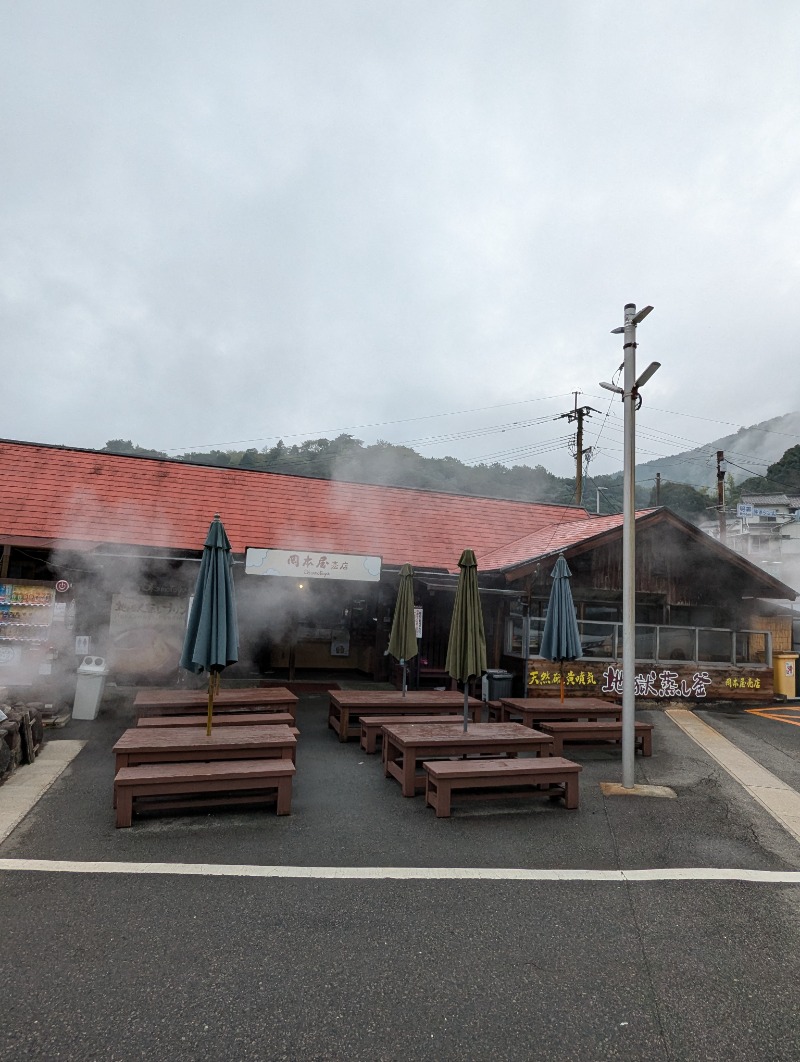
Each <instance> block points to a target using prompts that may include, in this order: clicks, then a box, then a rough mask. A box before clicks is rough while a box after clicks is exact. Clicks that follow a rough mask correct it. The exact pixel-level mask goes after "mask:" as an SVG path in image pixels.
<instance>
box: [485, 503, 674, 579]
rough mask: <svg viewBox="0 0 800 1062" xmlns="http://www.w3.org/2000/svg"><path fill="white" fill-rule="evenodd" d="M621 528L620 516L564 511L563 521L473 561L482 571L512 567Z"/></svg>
mask: <svg viewBox="0 0 800 1062" xmlns="http://www.w3.org/2000/svg"><path fill="white" fill-rule="evenodd" d="M653 511H654V510H652V509H642V510H639V511H638V512H637V514H636V515H637V516H644V515H645V514H646V513H649V512H653ZM621 526H622V514H619V515H616V516H590V517H589V518H588V519H586V518H584V519H583V520H575V519H573V514H572V513H571V512H569V511H565V513H564V519H563V520H560V521H556V522H554V523H552V524H549V525H548V526H547V527H541V528H537V530H535V531H532V532H531V533H530V534H528V535H524V536H523V537H522V538H519V539H517V540H516V541H515V542H509V543H507V544H506V545H504V546H500V547H499V548H498V549H495V550H492V551H491V552H490V553H485V554H482V555H479V556H478V557H477V558H476V559H477V561H478V568H479V569H480V570H481V571H497V570H504V569H507V568H515V567H517V565H520V564H523V563H524V562H525V561H527V560H536V559H537V558H541V557H547V556H550V555H554V554H556V553H560V552H561V551H562V550H566V549H569V548H570V547H571V546H577V545H578V544H579V543H581V542H587V541H589V540H590V539H593V538H596V537H597V536H598V535H603V534H606V532H608V531H613V530H615V529H616V528H618V527H621Z"/></svg>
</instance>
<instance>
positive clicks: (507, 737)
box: [383, 723, 553, 797]
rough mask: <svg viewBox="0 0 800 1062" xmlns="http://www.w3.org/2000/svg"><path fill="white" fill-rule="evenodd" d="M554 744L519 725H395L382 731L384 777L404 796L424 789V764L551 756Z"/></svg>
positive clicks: (409, 795) (538, 733)
mask: <svg viewBox="0 0 800 1062" xmlns="http://www.w3.org/2000/svg"><path fill="white" fill-rule="evenodd" d="M552 748H553V741H552V739H551V737H550V736H549V735H548V734H542V733H540V732H539V731H537V730H531V728H530V727H527V726H522V725H521V724H520V723H470V725H469V726H468V728H467V730H466V732H465V731H464V727H463V724H462V723H396V724H394V725H392V726H386V727H384V728H383V773H384V774H385V775H386V777H387V778H388V777H389V776H391V777H392V778H396V779H397V781H398V782H399V783H400V785H401V787H402V792H403V796H407V797H412V796H414V793H415V792H416V791H417V790H418V789H420V790H421V789H424V788H425V775H424V774H418V773H417V764H418V763H420V762H422V761H424V760H432V759H435V758H437V757H439V758H441V757H447V756H479V755H490V756H503V755H505V756H515V755H516V754H517V753H519V752H532V753H533V754H534V755H536V756H539V755H541V753H542V752H544V753H545V754H546V755H547V754H549V753H550V752H551V750H552Z"/></svg>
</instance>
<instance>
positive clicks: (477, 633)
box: [445, 549, 486, 730]
mask: <svg viewBox="0 0 800 1062" xmlns="http://www.w3.org/2000/svg"><path fill="white" fill-rule="evenodd" d="M458 567H459V568H460V571H459V573H458V584H457V586H456V600H455V603H454V604H453V618H452V620H451V622H450V637H449V639H448V642H447V659H446V661H445V668H446V669H447V673H448V675H450V676H451V678H454V679H456V680H457V681H458V682H463V683H464V730H466V729H467V723H468V720H469V680H470V679H471V678H476V677H478V676H479V675H480V674H481V673H482V672H484V671H485V670H486V635H485V633H484V628H483V610H482V609H481V597H480V592H479V590H478V563H477V561H476V560H475V554H474V553H473V552H472V550H471V549H465V550H464V552H463V553H462V554H461V556H460V558H459V561H458Z"/></svg>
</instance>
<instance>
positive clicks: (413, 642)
mask: <svg viewBox="0 0 800 1062" xmlns="http://www.w3.org/2000/svg"><path fill="white" fill-rule="evenodd" d="M418 651H419V649H418V646H417V630H416V626H415V624H414V569H413V568H412V567H411V565H410V564H404V565H403V567H402V568H401V569H400V585H399V586H398V589H397V601H396V602H395V606H394V616H393V617H392V630H391V633H390V635H389V652H390V653H391V655H392V656H393V657H394V658H395V660H397V661H398V662H399V663H400V667H401V668H402V669H403V696H404V697H405V695H406V664H407V663H408V661H409V660H413V659H414V657H415V656H416V655H417V653H418Z"/></svg>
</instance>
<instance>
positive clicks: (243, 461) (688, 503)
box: [103, 435, 800, 522]
mask: <svg viewBox="0 0 800 1062" xmlns="http://www.w3.org/2000/svg"><path fill="white" fill-rule="evenodd" d="M103 451H104V452H107V453H119V454H134V455H137V456H139V457H161V458H166V457H167V456H168V455H167V454H165V453H162V452H161V451H158V450H148V449H147V448H145V447H143V446H137V445H135V444H134V443H132V442H131V441H130V440H129V439H111V440H109V442H107V443H106V445H105V446H104V447H103ZM178 460H181V461H188V462H191V463H194V464H202V465H221V466H224V467H229V468H248V469H262V470H263V471H266V472H283V473H288V474H291V475H295V476H310V477H313V478H315V479H340V480H349V481H351V482H356V483H376V484H381V485H383V486H391V487H412V488H416V489H422V490H438V491H446V492H448V493H451V494H472V495H476V496H479V497H488V498H509V499H512V500H519V501H536V502H554V503H557V504H566V505H569V504H572V503H574V500H575V480H574V479H572V478H564V477H560V476H554V475H553V474H552V473H551V472H548V471H547V469H546V468H544V466H542V465H536V466H534V467H531V466H529V465H515V466H514V467H512V468H508V467H506V466H505V465H501V464H491V465H486V464H477V465H467V464H464V462H463V461H459V460H458V459H457V458H455V457H423V456H422V455H421V454H418V453H417V452H416V451H415V450H412V449H411V448H410V447H408V446H394V445H392V444H391V443H386V442H378V443H375V444H373V445H370V446H365V445H364V444H363V442H361V440H360V439H354V438H353V437H352V436H351V435H339V436H338V437H337V438H335V439H310V440H307V441H306V442H303V443H300V444H299V445H294V446H286V445H284V443H282V442H279V443H278V444H277V445H276V446H273V447H271V448H264V449H263V450H256V449H250V450H244V451H240V450H239V451H237V450H212V451H210V452H208V453H187V454H183V455H182V456H181V457H180V458H178ZM640 473H643V470H642V469H640V468H637V477H638V478H639V485H638V486H637V489H636V504H637V506H640V507H642V506H646V505H655V504H661V505H668V506H669V507H670V508H671V509H673V510H674V511H675V512H677V513H679V514H680V515H681V516H683V517H685V518H686V519H688V520H692V521H693V522H698V521H699V520H701V519H702V518H704V517H707V516H708V515H709V514H710V513H712V512H713V509H714V507H715V505H716V501H717V492H716V489H714V490H713V491H712V490H711V489H708V488H705V489H698V488H696V487H694V486H692V485H691V484H688V483H685V482H680V481H670V480H668V479H666V478H665V477H663V476H662V479H661V483H660V486H659V491H658V494H657V493H656V488H655V486H654V485H653V478H652V477H650V476H645V475H644V474H641V475H640ZM725 488H726V489H725V499H726V504H727V506H731V505H735V503H736V501H737V500H738V498H739V496H740V494H741V492H742V491H743V490H744V491H747V492H751V493H754V492H755V493H764V494H767V493H771V492H775V491H778V492H786V493H789V494H800V445H798V446H793V447H790V448H789V449H788V450H787V451H786V452H785V453H784V454H783V456H782V457H781V458H780V460H778V461H776V462H775V463H774V464H772V465H770V466H769V468H768V469H767V471H766V473H765V475H764V476H758V477H752V478H750V479H747V480H745V481H744V482H742V483H739V484H736V483H734V481H733V478H732V477H731V476H730V475H729V476H728V477H726V485H725ZM598 499H599V506H600V511H601V512H603V513H618V512H621V511H622V482H621V478H620V476H619V474H617V475H613V476H595V477H592V476H587V477H586V478H585V479H584V486H583V499H582V501H583V504H584V505H585V506H586V508H588V509H589V510H591V511H595V509H596V507H597V505H598Z"/></svg>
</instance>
